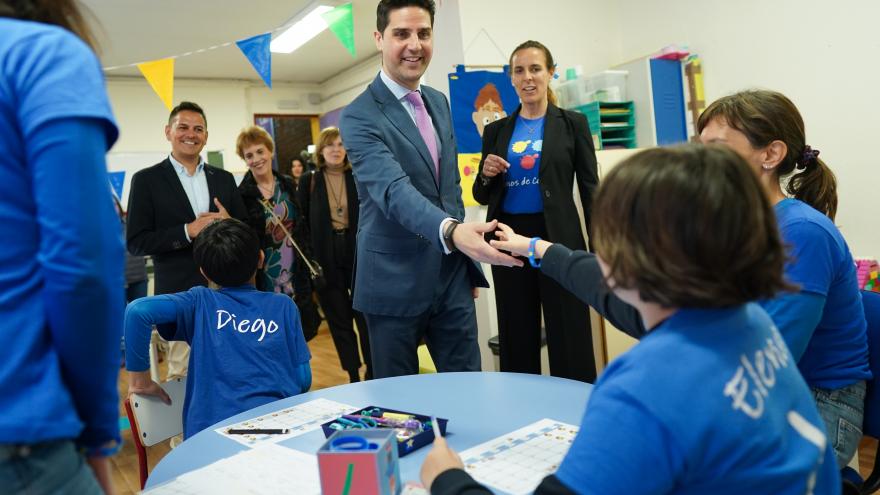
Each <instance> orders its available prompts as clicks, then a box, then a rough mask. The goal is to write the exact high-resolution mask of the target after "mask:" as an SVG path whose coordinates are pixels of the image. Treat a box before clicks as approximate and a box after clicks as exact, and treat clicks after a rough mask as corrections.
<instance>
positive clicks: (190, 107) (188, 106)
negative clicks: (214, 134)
mask: <svg viewBox="0 0 880 495" xmlns="http://www.w3.org/2000/svg"><path fill="white" fill-rule="evenodd" d="M180 112H195V113H197V114H199V115H201V116H202V119H203V120H204V121H205V127H208V117H205V111H204V110H202V107H200V106H199V105H198V103H193V102H191V101H182V102H180V104H179V105H177V106H176V107H174V108H172V109H171V114H170V115H168V125H171V121H172V120H174V117H177V114H179V113H180Z"/></svg>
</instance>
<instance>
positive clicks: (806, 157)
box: [797, 145, 819, 170]
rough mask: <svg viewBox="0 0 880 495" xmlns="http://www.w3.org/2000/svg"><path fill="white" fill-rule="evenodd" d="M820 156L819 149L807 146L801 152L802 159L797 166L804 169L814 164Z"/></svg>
mask: <svg viewBox="0 0 880 495" xmlns="http://www.w3.org/2000/svg"><path fill="white" fill-rule="evenodd" d="M818 157H819V150H816V149H813V148H811V147H810V146H809V145H807V146H805V147H804V152H803V153H802V154H801V159H800V160H798V163H797V168H799V169H801V170H803V169H805V168H807V167H811V166H813V165H814V164H815V163H816V159H817V158H818Z"/></svg>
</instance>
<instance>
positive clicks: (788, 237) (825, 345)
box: [762, 199, 871, 389]
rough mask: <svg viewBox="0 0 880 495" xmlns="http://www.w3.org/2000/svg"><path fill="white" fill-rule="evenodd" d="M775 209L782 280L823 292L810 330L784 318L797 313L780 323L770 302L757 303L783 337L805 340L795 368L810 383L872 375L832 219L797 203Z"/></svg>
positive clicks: (845, 250) (861, 314)
mask: <svg viewBox="0 0 880 495" xmlns="http://www.w3.org/2000/svg"><path fill="white" fill-rule="evenodd" d="M775 209H776V219H777V222H778V223H779V230H780V232H781V234H782V239H783V241H784V242H785V244H786V245H787V246H788V255H789V256H790V259H789V262H788V263H787V264H786V266H785V275H786V278H787V279H788V281H790V282H792V283H794V284H797V285H799V286H800V287H801V291H802V292H806V293H812V294H818V295H820V296H824V298H825V305H824V307H823V308H822V316H821V319H820V320H819V324H818V326H816V328H815V329H813V328H803V326H802V325H797V322H796V321H789V320H790V319H796V318H797V315H790V316H789V319H785V318H782V321H780V319H779V315H778V314H777V311H775V309H776V306H775V305H774V302H775V300H772V301H767V302H765V303H762V306H764V308H765V309H766V310H767V312H768V313H769V314H770V315H771V317H773V318H774V321H775V322H776V324H777V325H778V326H779V328H780V331H781V332H782V335H783V337H785V340H786V341H807V340H808V341H809V342H808V343H807V345H806V350H805V351H804V353H803V355H802V356H801V358H800V360H799V361H798V367H799V368H800V370H801V373H802V374H803V375H804V379H805V380H806V381H807V383H808V384H809V385H810V386H813V387H821V388H827V389H838V388H842V387H844V386H846V385H850V384H852V383H855V382H857V381H860V380H869V379H871V370H870V368H869V366H868V340H867V333H866V331H867V330H866V323H865V310H864V308H863V307H862V298H861V295H860V294H859V287H858V282H857V278H856V268H855V263H854V262H853V258H852V255H851V254H850V251H849V247H848V246H847V244H846V241H845V240H844V239H843V236H842V235H841V234H840V231H839V230H838V229H837V227H835V225H834V222H832V221H831V219H829V218H828V217H827V216H825V215H823V214H822V213H820V212H819V211H817V210H815V209H813V208H812V207H810V206H809V205H807V204H806V203H804V202H802V201H798V200H796V199H784V200H782V201H780V202H779V203H777V204H776V207H775ZM791 332H799V334H797V335H794V334H792V333H791ZM805 332H806V333H805ZM810 333H811V334H810ZM801 334H803V335H801Z"/></svg>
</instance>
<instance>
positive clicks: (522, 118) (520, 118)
mask: <svg viewBox="0 0 880 495" xmlns="http://www.w3.org/2000/svg"><path fill="white" fill-rule="evenodd" d="M519 121H520V122H521V123H522V125H523V126H525V128H526V130H527V131H528V132H529V135H530V136H531V135H532V134H534V133H535V131H536V130H538V127H541V122H540V121H539V122H538V123H537V124H535V127H532V126H530V125H529V124H527V123H526V118H525V117H523V116H522V115H520V116H519Z"/></svg>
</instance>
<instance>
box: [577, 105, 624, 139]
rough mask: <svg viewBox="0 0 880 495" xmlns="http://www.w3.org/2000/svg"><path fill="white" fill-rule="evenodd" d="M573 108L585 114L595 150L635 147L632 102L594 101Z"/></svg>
mask: <svg viewBox="0 0 880 495" xmlns="http://www.w3.org/2000/svg"><path fill="white" fill-rule="evenodd" d="M573 110H575V111H577V112H580V113H582V114H584V115H586V117H587V123H589V124H590V132H591V133H592V134H593V144H594V145H595V146H596V149H597V150H598V149H613V148H635V147H636V124H635V122H636V114H635V111H634V110H633V102H631V101H623V102H615V103H609V102H604V101H603V102H599V101H594V102H592V103H587V104H586V105H580V106H578V107H575V108H574V109H573Z"/></svg>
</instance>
